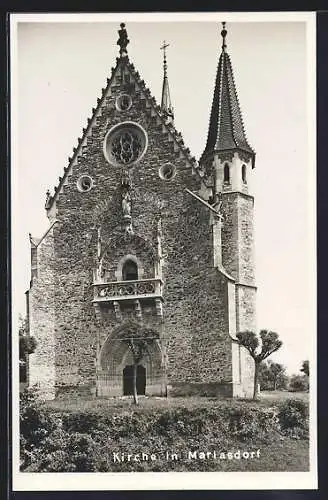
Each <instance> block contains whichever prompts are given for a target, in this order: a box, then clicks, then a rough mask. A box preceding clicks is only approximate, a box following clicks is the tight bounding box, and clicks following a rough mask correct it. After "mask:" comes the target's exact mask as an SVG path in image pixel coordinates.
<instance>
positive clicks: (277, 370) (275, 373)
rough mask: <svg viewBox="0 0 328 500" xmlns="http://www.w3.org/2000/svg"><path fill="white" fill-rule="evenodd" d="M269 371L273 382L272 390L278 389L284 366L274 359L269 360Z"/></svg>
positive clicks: (283, 373) (284, 370)
mask: <svg viewBox="0 0 328 500" xmlns="http://www.w3.org/2000/svg"><path fill="white" fill-rule="evenodd" d="M269 371H270V376H271V380H272V383H273V390H274V391H276V390H277V389H278V386H279V382H280V386H281V382H282V381H283V378H284V377H285V372H286V368H285V367H284V365H282V364H281V363H275V362H274V361H271V362H270V361H269Z"/></svg>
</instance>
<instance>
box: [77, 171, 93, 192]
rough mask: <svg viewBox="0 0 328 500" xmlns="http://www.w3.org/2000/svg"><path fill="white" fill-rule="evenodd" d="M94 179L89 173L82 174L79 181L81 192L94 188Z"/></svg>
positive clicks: (78, 186) (78, 185)
mask: <svg viewBox="0 0 328 500" xmlns="http://www.w3.org/2000/svg"><path fill="white" fill-rule="evenodd" d="M92 185H93V181H92V179H91V177H89V175H81V177H80V178H79V179H78V181H77V188H78V190H79V191H81V192H84V193H85V192H86V191H90V189H91V188H92Z"/></svg>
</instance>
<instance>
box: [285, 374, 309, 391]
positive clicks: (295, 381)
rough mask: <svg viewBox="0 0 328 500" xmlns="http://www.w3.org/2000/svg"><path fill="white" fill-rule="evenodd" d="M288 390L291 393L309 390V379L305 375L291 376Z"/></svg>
mask: <svg viewBox="0 0 328 500" xmlns="http://www.w3.org/2000/svg"><path fill="white" fill-rule="evenodd" d="M289 390H290V391H292V392H305V391H308V390H309V378H308V377H307V375H293V376H292V377H291V379H290V382H289Z"/></svg>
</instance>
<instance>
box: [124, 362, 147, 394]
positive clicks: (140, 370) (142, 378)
mask: <svg viewBox="0 0 328 500" xmlns="http://www.w3.org/2000/svg"><path fill="white" fill-rule="evenodd" d="M145 391H146V368H144V367H143V366H142V365H138V366H137V394H143V395H144V394H145ZM123 394H124V396H130V395H132V394H133V365H127V366H126V367H125V368H124V370H123Z"/></svg>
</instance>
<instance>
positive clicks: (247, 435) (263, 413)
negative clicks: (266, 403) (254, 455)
mask: <svg viewBox="0 0 328 500" xmlns="http://www.w3.org/2000/svg"><path fill="white" fill-rule="evenodd" d="M228 419H229V434H230V435H232V436H235V437H236V438H237V439H239V440H241V441H246V440H247V439H254V438H260V439H266V438H268V437H269V436H272V432H274V431H278V428H279V427H278V419H277V416H276V413H275V412H274V411H273V410H267V409H264V408H247V407H240V408H232V409H231V411H230V412H229V415H228Z"/></svg>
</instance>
